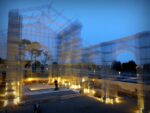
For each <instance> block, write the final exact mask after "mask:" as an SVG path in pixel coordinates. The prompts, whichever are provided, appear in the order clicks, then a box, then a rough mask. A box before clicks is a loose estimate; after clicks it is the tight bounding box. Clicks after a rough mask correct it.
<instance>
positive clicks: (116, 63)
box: [111, 61, 122, 72]
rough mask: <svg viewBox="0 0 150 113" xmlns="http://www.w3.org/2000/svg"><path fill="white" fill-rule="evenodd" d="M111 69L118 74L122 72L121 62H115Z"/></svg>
mask: <svg viewBox="0 0 150 113" xmlns="http://www.w3.org/2000/svg"><path fill="white" fill-rule="evenodd" d="M111 68H112V69H113V70H115V71H117V72H119V71H122V68H121V62H120V61H113V62H112V67H111Z"/></svg>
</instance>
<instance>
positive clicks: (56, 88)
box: [54, 80, 58, 90]
mask: <svg viewBox="0 0 150 113" xmlns="http://www.w3.org/2000/svg"><path fill="white" fill-rule="evenodd" d="M54 84H55V90H58V81H57V80H55V81H54Z"/></svg>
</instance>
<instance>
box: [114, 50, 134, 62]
mask: <svg viewBox="0 0 150 113" xmlns="http://www.w3.org/2000/svg"><path fill="white" fill-rule="evenodd" d="M116 60H117V61H120V62H121V63H124V62H128V61H131V60H132V61H135V62H136V59H135V56H134V54H133V53H131V52H123V53H120V54H118V55H117V57H116Z"/></svg>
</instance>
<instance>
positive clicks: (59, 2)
mask: <svg viewBox="0 0 150 113" xmlns="http://www.w3.org/2000/svg"><path fill="white" fill-rule="evenodd" d="M49 3H52V6H53V7H55V8H56V9H58V10H60V11H63V14H64V15H65V16H66V17H68V18H74V19H77V20H79V21H80V22H81V23H82V32H81V37H82V39H83V46H84V47H85V46H89V45H92V44H96V43H99V42H104V41H109V40H114V39H118V38H122V37H126V36H129V35H133V34H135V33H138V32H142V31H148V30H150V26H149V22H148V20H149V15H148V14H150V12H149V9H148V7H149V3H148V0H0V29H7V21H8V18H7V16H8V11H9V10H10V9H16V8H20V9H21V8H30V7H36V6H41V5H46V4H49Z"/></svg>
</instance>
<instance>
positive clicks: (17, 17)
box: [0, 6, 150, 112]
mask: <svg viewBox="0 0 150 113" xmlns="http://www.w3.org/2000/svg"><path fill="white" fill-rule="evenodd" d="M81 30H82V25H81V23H80V22H78V21H74V20H73V21H72V20H70V19H68V18H66V17H65V16H64V15H63V14H62V13H60V12H58V11H57V10H56V9H54V8H52V7H50V6H44V7H43V6H42V7H38V8H29V9H21V10H18V9H17V10H11V11H10V12H9V22H8V34H6V35H1V36H0V39H1V40H2V39H3V36H7V51H5V50H4V51H1V53H3V55H4V56H1V57H6V56H5V54H6V53H5V52H7V77H6V87H5V92H4V96H5V97H6V98H4V101H3V105H4V106H6V105H8V104H12V103H13V104H18V103H19V102H20V101H22V99H23V97H24V95H25V93H26V92H28V91H30V92H32V90H34V89H33V88H29V87H27V86H28V85H32V84H36V83H39V84H40V85H41V83H42V84H44V83H46V84H49V85H52V84H53V83H54V81H55V80H58V83H59V87H63V88H64V87H65V88H70V89H76V90H79V91H80V92H81V93H84V94H88V95H90V96H93V97H96V98H97V99H98V100H99V101H101V102H104V103H105V104H117V103H120V101H121V100H119V99H120V96H121V95H120V93H125V94H127V93H130V94H131V95H134V96H135V98H136V102H137V106H136V107H137V110H138V112H142V111H145V112H147V111H148V110H150V106H149V105H150V104H149V100H150V98H149V96H148V95H149V92H150V87H149V83H148V82H149V81H148V80H149V78H148V77H149V72H146V73H145V71H143V70H142V69H139V70H137V73H136V74H137V76H136V77H133V78H134V79H135V80H133V78H132V77H126V78H125V80H126V81H123V80H124V79H123V80H122V81H121V79H120V78H119V77H121V75H119V74H113V73H112V70H111V65H112V62H113V61H114V60H116V57H117V55H118V54H120V53H123V52H131V53H132V54H134V56H135V58H136V63H137V64H138V65H139V66H141V67H142V66H144V65H145V64H149V63H150V41H149V38H150V32H141V33H137V34H135V35H133V36H129V37H125V38H120V39H118V40H113V41H109V42H104V43H99V44H96V45H93V46H90V47H87V48H82V40H81V36H80V35H81ZM1 37H2V38H1ZM23 39H27V40H29V41H30V42H38V43H40V44H41V45H42V46H44V47H45V48H46V49H47V50H48V52H49V54H50V59H48V61H47V62H46V65H47V67H46V69H45V70H44V71H42V69H41V67H42V66H41V67H38V69H37V70H34V69H33V67H32V64H34V62H35V61H36V60H38V61H40V62H42V60H43V58H44V56H40V57H37V58H36V60H34V59H32V60H34V61H32V60H31V59H30V55H29V53H26V54H25V55H24V57H22V51H23V50H24V48H22V47H21V46H20V42H21V40H23ZM1 42H2V41H1ZM1 42H0V43H1ZM0 46H2V43H1V45H0ZM30 60H31V63H32V64H31V65H30V66H28V64H27V63H28V61H30ZM26 64H27V66H25V65H26ZM33 66H34V65H33ZM26 67H29V68H26ZM39 70H40V71H39ZM24 75H27V76H24ZM44 75H47V76H44ZM145 78H146V80H145V81H144V79H145ZM41 81H42V82H41ZM133 81H134V82H133ZM144 82H145V83H144Z"/></svg>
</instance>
